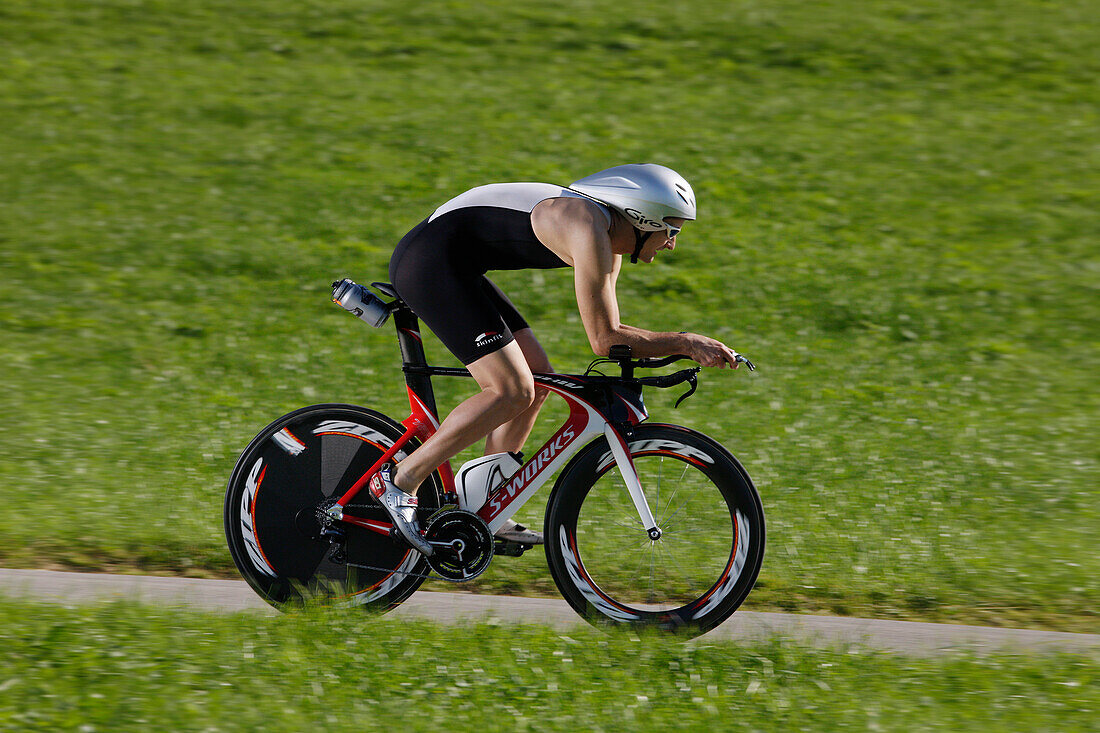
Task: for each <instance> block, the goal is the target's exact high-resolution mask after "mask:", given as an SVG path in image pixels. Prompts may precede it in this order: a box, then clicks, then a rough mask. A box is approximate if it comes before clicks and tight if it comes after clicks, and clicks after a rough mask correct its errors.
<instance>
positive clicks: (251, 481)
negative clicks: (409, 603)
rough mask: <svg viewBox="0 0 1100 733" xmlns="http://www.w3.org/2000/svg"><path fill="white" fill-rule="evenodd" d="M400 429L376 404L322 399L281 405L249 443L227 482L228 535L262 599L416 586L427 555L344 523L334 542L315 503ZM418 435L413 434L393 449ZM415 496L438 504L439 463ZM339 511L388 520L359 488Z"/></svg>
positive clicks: (394, 598) (397, 596)
mask: <svg viewBox="0 0 1100 733" xmlns="http://www.w3.org/2000/svg"><path fill="white" fill-rule="evenodd" d="M403 432H404V431H403V428H402V427H401V425H400V424H398V423H397V422H395V421H393V420H391V419H390V418H388V417H386V416H385V415H382V414H381V413H378V412H375V411H373V410H368V409H366V408H363V407H356V406H354V405H340V404H327V405H313V406H312V407H304V408H302V409H300V410H296V411H294V412H291V413H289V414H287V415H284V416H282V417H281V418H279V419H278V420H276V421H275V422H273V423H271V424H270V425H268V426H267V427H266V428H264V429H263V430H262V431H261V432H260V434H259V435H257V436H256V437H255V439H253V441H252V442H251V443H249V445H248V447H247V448H245V451H244V453H243V454H241V457H240V459H239V460H238V461H237V465H236V467H235V468H234V469H233V474H232V476H231V477H230V479H229V486H228V488H227V490H226V494H225V536H226V539H227V540H228V542H229V550H230V553H231V554H232V555H233V560H234V561H235V562H236V564H237V568H238V569H239V570H240V571H241V575H243V576H244V579H245V580H247V581H248V583H249V585H251V586H252V588H253V589H254V590H255V591H256V592H257V593H259V594H260V595H261V596H263V598H264V599H265V600H267V601H268V602H269V603H271V604H272V605H274V606H276V607H281V606H282V605H284V604H285V603H287V602H288V601H296V600H298V599H301V598H303V597H317V596H322V597H330V598H333V597H335V598H339V599H341V600H342V601H343V602H346V603H348V604H350V605H357V606H363V607H369V608H374V609H378V610H386V609H389V608H392V607H394V606H396V605H397V604H398V603H400V602H401V601H403V600H405V599H406V598H408V597H409V596H410V595H411V594H412V593H413V592H414V591H415V590H416V589H417V588H418V587H419V586H420V584H421V583H422V582H423V581H424V576H425V575H427V574H428V572H429V568H428V564H427V561H426V560H425V559H424V557H423V555H421V554H420V553H418V552H416V551H415V550H413V549H411V548H410V547H409V546H408V545H406V544H405V543H404V542H397V541H394V540H392V539H390V538H389V537H385V536H383V535H380V534H377V533H375V532H372V531H370V530H368V529H365V528H362V527H359V526H357V525H353V524H348V523H342V524H340V529H341V530H342V531H343V533H344V534H343V535H342V536H341V538H340V540H341V541H340V542H339V544H338V546H337V547H335V548H334V546H333V543H332V542H331V541H330V539H329V538H328V537H326V536H323V534H322V531H321V525H320V523H319V521H318V518H317V508H318V507H319V506H322V505H324V504H325V503H326V502H332V501H335V500H336V499H338V498H340V497H341V496H342V495H343V494H344V493H345V492H346V491H347V490H348V489H350V488H351V487H352V485H353V484H354V483H355V482H356V481H357V480H358V479H359V477H360V476H362V475H363V474H364V473H365V472H366V471H367V470H369V469H370V467H371V466H372V465H374V464H375V463H376V462H377V461H378V459H379V458H381V457H382V454H383V453H385V451H386V450H387V449H388V448H390V447H391V446H393V444H394V442H395V441H396V440H397V439H398V438H400V437H401V435H402V433H403ZM417 445H419V443H417V442H416V441H415V440H412V441H410V442H409V443H408V444H407V446H406V447H404V448H403V449H402V451H400V452H398V454H397V459H398V460H400V459H402V458H404V457H405V451H408V452H412V450H413V449H415V448H416V446H417ZM418 496H419V498H420V505H421V506H422V507H425V508H433V507H438V506H440V503H441V499H442V496H443V486H442V482H441V481H440V478H439V474H438V473H433V474H432V476H431V477H429V478H428V480H427V481H425V482H424V483H423V484H422V485H421V488H420V491H419V492H418ZM344 512H345V514H347V515H352V516H358V517H361V518H364V519H375V520H379V521H384V522H389V516H388V515H387V514H386V511H385V509H383V508H382V507H381V505H379V504H378V503H377V502H376V501H374V500H373V498H372V497H371V496H370V493H369V491H367V490H366V489H364V490H363V491H362V492H360V493H359V495H358V496H356V497H355V499H354V500H353V501H352V502H351V503H349V504H348V505H347V506H346V507H344ZM334 549H335V550H337V551H335V552H334Z"/></svg>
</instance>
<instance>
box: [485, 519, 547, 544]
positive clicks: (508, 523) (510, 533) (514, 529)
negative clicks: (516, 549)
mask: <svg viewBox="0 0 1100 733" xmlns="http://www.w3.org/2000/svg"><path fill="white" fill-rule="evenodd" d="M494 536H496V537H499V538H500V539H502V540H508V541H509V542H519V543H520V544H522V545H541V544H542V532H536V531H534V530H532V529H527V528H526V527H524V526H523V525H522V524H516V523H515V522H513V521H512V520H511V519H507V520H505V522H504V524H502V525H501V527H500V529H498V530H497V531H496V535H494Z"/></svg>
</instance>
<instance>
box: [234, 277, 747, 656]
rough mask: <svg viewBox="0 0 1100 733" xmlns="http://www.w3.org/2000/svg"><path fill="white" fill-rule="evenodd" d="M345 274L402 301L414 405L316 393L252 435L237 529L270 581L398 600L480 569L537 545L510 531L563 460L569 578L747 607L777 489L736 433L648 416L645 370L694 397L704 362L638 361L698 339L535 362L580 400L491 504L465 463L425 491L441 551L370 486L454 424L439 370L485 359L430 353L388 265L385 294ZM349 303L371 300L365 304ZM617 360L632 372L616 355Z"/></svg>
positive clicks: (564, 557) (671, 622) (238, 491)
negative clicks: (394, 407)
mask: <svg viewBox="0 0 1100 733" xmlns="http://www.w3.org/2000/svg"><path fill="white" fill-rule="evenodd" d="M343 283H351V285H352V286H354V288H359V291H357V292H359V294H360V295H362V296H363V297H365V298H367V299H371V300H373V303H374V306H375V307H376V308H378V309H380V310H384V315H387V314H392V316H393V321H394V324H395V325H396V327H397V337H398V342H399V344H400V348H401V356H402V371H403V372H404V375H405V382H406V388H407V392H408V397H409V404H410V407H411V414H410V415H409V416H408V417H407V418H405V419H404V420H402V421H400V422H398V421H396V420H394V419H392V418H390V417H388V416H386V415H383V414H382V413H380V412H377V411H374V410H371V409H368V408H364V407H358V406H355V405H348V404H319V405H312V406H309V407H303V408H301V409H299V410H295V411H293V412H291V413H288V414H286V415H284V416H282V417H280V418H279V419H277V420H275V421H274V422H272V423H271V424H270V425H268V426H267V427H266V428H264V429H263V430H262V431H260V433H259V434H258V435H257V436H256V437H255V438H254V439H253V440H252V442H251V443H249V444H248V446H247V448H245V450H244V452H243V454H242V455H241V457H240V458H239V460H238V461H237V464H236V466H235V468H234V469H233V473H232V475H231V477H230V479H229V485H228V488H227V491H226V497H225V513H224V518H225V533H226V538H227V540H228V543H229V549H230V552H231V553H232V556H233V560H234V561H235V563H236V565H237V568H238V569H239V570H240V572H241V574H242V575H243V576H244V578H245V580H247V581H248V583H249V585H250V586H251V587H252V588H253V589H254V590H255V591H256V592H257V593H258V594H259V595H260V596H262V597H263V598H264V599H265V600H267V601H268V602H269V603H271V604H272V605H274V606H276V607H284V606H285V605H287V604H288V603H293V602H295V601H296V600H299V599H301V598H303V597H305V596H312V597H317V596H322V597H330V598H333V599H336V600H337V601H338V602H340V603H345V604H348V605H356V606H361V607H363V608H368V609H376V610H380V611H386V610H389V609H392V608H394V607H396V606H397V605H399V604H400V603H401V602H402V601H404V600H405V599H407V598H408V597H409V596H410V595H411V594H412V593H413V592H414V591H416V589H417V588H419V587H420V585H421V584H422V583H423V582H424V580H425V579H427V578H429V577H435V576H439V577H440V578H443V579H445V580H450V581H456V582H461V581H466V580H470V579H472V578H474V577H477V576H478V575H479V574H481V573H482V572H484V570H485V569H486V568H487V567H488V566H489V563H490V562H491V560H492V559H493V557H494V556H496V555H512V556H518V555H521V554H522V553H523V552H524V551H525V550H527V549H528V548H529V547H530V546H529V545H522V544H519V543H516V542H508V541H505V540H502V539H500V538H495V537H494V536H493V533H494V532H495V531H496V530H497V529H498V528H500V527H501V525H503V524H504V522H505V521H506V520H508V519H509V518H510V517H512V516H513V515H514V514H515V513H516V511H518V510H519V509H520V507H522V506H523V505H524V504H525V503H526V502H527V501H528V500H529V499H530V498H531V496H532V495H534V493H535V492H536V491H537V490H538V489H539V488H540V487H541V486H542V485H543V484H544V483H546V482H547V481H548V480H549V479H550V478H551V477H552V476H553V475H554V474H555V473H557V472H559V470H560V474H559V475H558V479H557V481H556V483H555V484H554V488H553V490H552V491H551V492H550V495H549V498H548V501H547V505H546V512H545V520H544V527H543V531H544V538H545V552H546V558H547V562H548V564H549V568H550V574H551V576H552V577H553V579H554V582H555V583H556V584H557V587H558V589H559V591H560V592H561V594H562V595H563V596H564V597H565V599H566V601H568V602H569V605H570V606H572V607H573V609H574V610H576V611H577V612H578V613H579V614H580V615H582V616H583V617H584V618H586V619H588V620H589V621H592V622H600V621H604V622H610V623H614V624H645V625H654V626H657V627H660V628H664V629H670V630H683V631H684V632H685V633H688V634H691V635H695V634H700V633H703V632H705V631H707V630H709V629H711V628H714V627H715V626H717V625H718V624H720V623H721V622H722V621H724V620H725V619H727V618H728V617H729V616H730V615H731V614H733V612H734V611H736V610H737V608H738V607H739V606H740V605H741V603H742V601H744V599H745V597H746V596H747V595H748V593H749V591H750V590H751V589H752V587H753V584H754V583H755V581H756V577H757V574H758V573H759V571H760V566H761V563H762V560H763V557H764V535H765V532H764V512H763V507H762V504H761V501H760V497H759V495H758V493H757V491H756V488H755V487H754V486H753V483H752V480H751V479H750V478H749V475H748V473H747V472H746V471H745V469H744V468H743V467H742V465H741V464H740V463H739V462H738V460H737V459H736V458H734V456H733V455H732V454H731V453H730V452H729V451H728V450H726V448H724V447H723V446H722V445H721V444H720V443H718V442H717V441H715V440H713V439H712V438H709V437H707V436H705V435H703V434H702V433H699V432H697V431H695V430H691V429H689V428H685V427H681V426H678V425H671V424H667V423H651V422H647V421H646V420H647V417H648V412H647V410H646V407H645V404H644V403H643V400H642V388H643V387H657V388H668V387H673V386H676V385H680V384H685V383H686V384H689V385H690V389H689V390H688V392H687V393H685V394H684V395H683V396H682V397H681V398H680V400H679V401H677V403H676V404H677V406H679V404H680V402H681V401H683V400H684V399H685V398H687V397H688V396H690V395H691V394H692V393H693V392H694V391H695V388H696V386H697V375H698V373H699V371H700V368H699V367H692V368H689V369H683V370H681V371H677V372H675V373H673V374H666V375H650V376H637V375H636V374H635V372H636V371H637V370H639V369H650V368H656V367H662V366H667V365H669V364H672V363H673V362H675V361H676V360H679V359H686V358H688V357H685V356H672V357H665V358H660V359H633V358H631V356H630V350H629V348H628V347H615V348H613V349H612V351H611V354H610V355H609V357H608V358H607V359H597V360H596V361H595V362H593V364H592V365H591V366H590V367H589V369H588V370H587V371H586V372H585V373H584V374H556V373H552V374H535V375H534V379H535V383H536V385H537V386H539V387H542V388H544V389H546V390H549V391H550V392H552V393H554V394H556V395H558V396H560V397H561V398H563V399H564V400H565V402H566V403H567V404H568V407H569V416H568V418H567V419H566V421H565V423H564V424H563V425H562V426H561V427H560V428H558V430H557V431H556V432H555V433H554V434H553V435H552V436H551V437H550V438H549V439H548V440H547V441H546V442H545V443H544V444H543V446H542V447H541V448H540V449H539V450H538V451H536V452H535V453H534V454H533V455H532V456H531V457H530V459H528V460H527V461H526V462H525V463H523V464H522V465H521V466H520V467H519V468H518V469H517V470H516V471H515V472H514V473H513V474H512V475H511V476H508V477H501V478H503V479H504V480H503V481H501V482H500V483H499V485H495V486H491V487H486V489H485V492H486V493H485V496H486V500H485V502H484V504H483V505H482V506H481V507H480V508H479V509H477V510H476V512H474V511H465V510H463V509H460V508H459V502H458V498H457V494H456V486H455V475H454V472H453V471H452V469H451V466H450V464H449V463H444V464H443V465H441V466H439V467H438V469H437V470H436V471H435V472H434V473H433V474H432V475H431V476H430V477H429V478H428V479H427V480H426V481H425V482H424V483H423V485H421V487H420V490H419V493H418V497H419V504H420V505H419V508H418V509H417V512H418V518H419V520H420V526H421V527H422V531H423V533H424V535H425V537H426V539H427V540H428V541H429V542H431V543H432V545H433V549H434V552H433V555H432V556H431V557H425V556H424V555H422V554H421V553H420V552H418V551H416V550H414V549H412V547H411V546H409V545H408V544H407V542H406V541H405V540H404V539H403V538H402V537H401V536H400V534H398V533H397V531H396V529H395V528H394V527H393V525H392V523H391V522H390V519H389V516H388V514H387V513H386V511H385V509H384V508H383V507H382V506H381V505H380V504H378V503H377V501H376V500H375V499H374V497H373V496H372V495H371V493H370V491H364V489H365V488H366V486H367V484H368V483H369V481H370V479H371V477H372V476H373V475H374V474H375V472H376V471H377V470H378V469H379V468H380V467H381V466H382V465H383V464H384V463H386V462H388V461H391V460H401V459H402V458H404V457H405V456H406V455H408V454H409V453H411V452H412V451H413V450H415V449H416V447H417V446H418V445H420V444H421V443H422V442H423V441H424V440H426V439H427V438H429V437H430V436H431V435H433V434H434V432H435V431H436V429H438V427H439V418H438V412H437V409H436V403H435V396H434V393H433V391H432V384H431V378H432V377H437V376H449V377H450V376H465V377H468V376H470V374H469V372H468V371H466V370H465V369H457V368H449V367H437V366H430V365H429V364H428V363H427V359H426V357H425V353H424V347H423V342H422V340H421V336H420V327H419V320H418V319H417V317H416V315H415V314H414V313H413V312H412V310H411V309H410V308H409V307H408V306H407V305H406V304H405V303H404V302H403V301H401V299H400V298H399V297H398V295H397V293H396V291H395V290H394V289H393V287H392V286H391V285H389V284H388V283H373V286H374V287H375V289H376V290H378V291H379V292H380V293H382V295H384V296H386V297H388V298H390V299H392V300H391V301H390V302H388V303H383V302H382V301H380V300H379V299H377V298H374V296H373V295H372V294H370V293H369V291H367V290H366V289H364V288H361V286H358V285H355V284H354V283H352V282H351V281H350V280H344V281H342V282H341V283H334V298H333V299H334V300H336V301H337V302H340V301H338V300H337V297H336V294H337V290H339V288H340V286H341V285H342V284H343ZM346 287H347V286H345V289H346ZM341 292H343V291H341ZM345 307H347V308H348V309H349V310H352V312H353V313H355V314H356V315H359V316H360V317H364V316H363V313H362V309H361V308H352V307H349V306H348V305H347V304H346V303H345ZM364 320H369V319H367V318H366V317H364ZM383 320H385V318H384V317H383V318H380V319H378V321H376V322H375V323H374V325H381V321H383ZM738 358H739V361H742V362H744V363H746V365H747V366H748V367H749V368H750V369H755V367H754V366H753V365H752V363H751V362H749V361H748V360H747V359H745V358H744V357H740V356H739V357H738ZM600 364H604V365H613V366H615V367H617V368H618V369H620V370H621V374H619V375H615V376H607V375H604V374H602V373H599V372H598V371H597V368H599V365H600ZM433 573H434V575H433Z"/></svg>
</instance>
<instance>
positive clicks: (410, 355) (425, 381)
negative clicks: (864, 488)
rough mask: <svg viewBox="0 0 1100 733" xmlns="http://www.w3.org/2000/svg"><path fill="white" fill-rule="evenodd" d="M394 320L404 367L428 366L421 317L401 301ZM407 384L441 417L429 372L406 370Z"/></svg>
mask: <svg viewBox="0 0 1100 733" xmlns="http://www.w3.org/2000/svg"><path fill="white" fill-rule="evenodd" d="M393 322H394V325H395V326H396V327H397V341H398V343H399V344H400V345H401V364H402V366H404V367H426V366H428V357H427V355H426V354H425V353H424V342H423V340H422V339H421V337H420V319H419V318H417V317H416V314H415V313H413V312H412V310H411V309H410V308H409V307H408V306H407V305H405V304H404V303H401V304H400V305H399V306H398V307H397V308H396V309H395V310H394V312H393ZM405 384H407V385H408V386H409V389H411V390H412V391H413V392H415V393H416V396H417V397H418V398H420V401H421V402H423V403H424V406H425V407H427V408H428V409H429V410H431V411H432V415H434V416H435V418H436V419H437V420H438V419H439V408H438V407H436V404H435V391H434V390H433V389H432V379H431V377H430V376H428V375H427V374H417V373H414V372H409V371H406V372H405Z"/></svg>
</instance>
